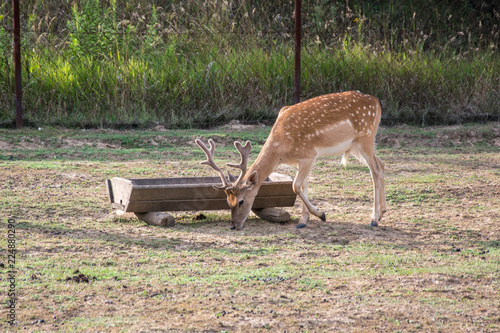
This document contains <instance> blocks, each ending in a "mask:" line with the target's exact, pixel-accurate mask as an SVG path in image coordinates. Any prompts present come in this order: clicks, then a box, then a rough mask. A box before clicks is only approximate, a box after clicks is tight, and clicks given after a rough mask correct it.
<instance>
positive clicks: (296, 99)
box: [293, 0, 302, 104]
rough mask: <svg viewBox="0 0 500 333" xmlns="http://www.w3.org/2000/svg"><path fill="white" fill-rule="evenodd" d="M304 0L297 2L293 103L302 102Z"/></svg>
mask: <svg viewBox="0 0 500 333" xmlns="http://www.w3.org/2000/svg"><path fill="white" fill-rule="evenodd" d="M301 12H302V0H295V84H294V89H293V103H294V104H297V103H299V102H300V47H301V43H300V38H301V31H302V20H301Z"/></svg>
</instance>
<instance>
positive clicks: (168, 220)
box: [135, 212, 175, 227]
mask: <svg viewBox="0 0 500 333" xmlns="http://www.w3.org/2000/svg"><path fill="white" fill-rule="evenodd" d="M135 216H137V218H138V219H139V220H141V221H144V222H146V223H147V224H149V225H155V226H158V227H173V226H174V225H175V219H174V217H173V216H172V215H170V214H167V213H162V212H149V213H135Z"/></svg>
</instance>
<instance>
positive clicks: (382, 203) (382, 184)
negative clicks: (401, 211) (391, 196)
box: [374, 156, 387, 218]
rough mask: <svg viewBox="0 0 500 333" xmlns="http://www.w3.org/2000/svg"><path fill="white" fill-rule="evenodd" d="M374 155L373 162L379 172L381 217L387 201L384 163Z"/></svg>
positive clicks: (385, 209)
mask: <svg viewBox="0 0 500 333" xmlns="http://www.w3.org/2000/svg"><path fill="white" fill-rule="evenodd" d="M374 157H375V162H376V163H377V164H378V167H379V174H380V178H379V182H380V187H379V192H380V202H379V205H380V213H381V215H380V217H381V218H382V216H383V215H384V213H385V212H386V211H387V202H386V200H385V181H384V179H385V163H384V162H383V161H382V160H381V159H380V158H378V157H377V156H374Z"/></svg>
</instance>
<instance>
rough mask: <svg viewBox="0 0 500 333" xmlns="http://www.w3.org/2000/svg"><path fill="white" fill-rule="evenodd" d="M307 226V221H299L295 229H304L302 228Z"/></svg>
mask: <svg viewBox="0 0 500 333" xmlns="http://www.w3.org/2000/svg"><path fill="white" fill-rule="evenodd" d="M305 227H306V224H305V223H299V224H297V226H296V227H295V229H302V228H305Z"/></svg>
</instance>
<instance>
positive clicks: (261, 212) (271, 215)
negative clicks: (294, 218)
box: [252, 208, 290, 223]
mask: <svg viewBox="0 0 500 333" xmlns="http://www.w3.org/2000/svg"><path fill="white" fill-rule="evenodd" d="M252 212H254V214H255V215H257V216H258V217H260V218H261V219H263V220H266V221H269V222H273V223H285V222H288V221H290V214H289V213H288V212H287V211H285V210H283V209H278V208H263V209H252Z"/></svg>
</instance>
